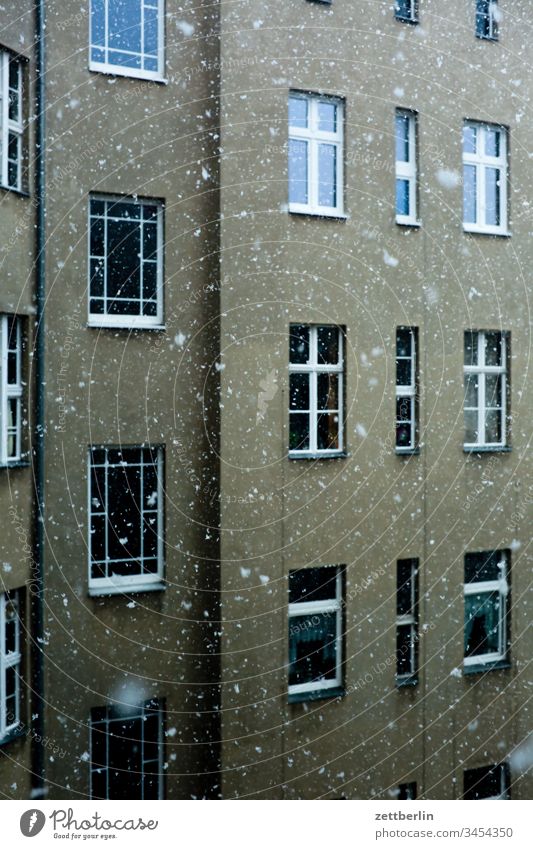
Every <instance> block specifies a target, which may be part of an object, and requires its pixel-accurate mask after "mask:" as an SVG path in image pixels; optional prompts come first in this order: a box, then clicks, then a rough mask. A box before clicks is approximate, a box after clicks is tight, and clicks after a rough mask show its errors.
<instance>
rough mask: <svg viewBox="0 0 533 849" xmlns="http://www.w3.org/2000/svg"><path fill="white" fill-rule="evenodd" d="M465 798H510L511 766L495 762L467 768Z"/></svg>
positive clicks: (464, 788) (465, 773)
mask: <svg viewBox="0 0 533 849" xmlns="http://www.w3.org/2000/svg"><path fill="white" fill-rule="evenodd" d="M463 791H464V792H463V799H510V798H511V782H510V775H509V766H508V765H507V764H495V765H493V766H482V767H478V769H465V772H464V787H463Z"/></svg>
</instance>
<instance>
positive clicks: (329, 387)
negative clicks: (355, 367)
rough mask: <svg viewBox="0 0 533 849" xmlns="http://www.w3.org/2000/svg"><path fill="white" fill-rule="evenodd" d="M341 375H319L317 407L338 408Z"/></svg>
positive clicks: (322, 408) (320, 408) (321, 408)
mask: <svg viewBox="0 0 533 849" xmlns="http://www.w3.org/2000/svg"><path fill="white" fill-rule="evenodd" d="M338 408H339V376H338V375H337V374H318V375H317V409H318V410H338Z"/></svg>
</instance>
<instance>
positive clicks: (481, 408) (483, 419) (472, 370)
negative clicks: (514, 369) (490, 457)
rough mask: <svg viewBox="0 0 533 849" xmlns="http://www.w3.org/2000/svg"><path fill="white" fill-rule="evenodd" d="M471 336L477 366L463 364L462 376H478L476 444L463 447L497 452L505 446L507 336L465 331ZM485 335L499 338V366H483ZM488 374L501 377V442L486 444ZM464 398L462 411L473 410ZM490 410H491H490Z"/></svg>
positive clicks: (466, 444)
mask: <svg viewBox="0 0 533 849" xmlns="http://www.w3.org/2000/svg"><path fill="white" fill-rule="evenodd" d="M467 332H469V333H472V334H476V335H477V339H478V342H477V352H478V353H477V357H478V362H477V365H467V364H466V363H465V364H464V375H465V377H466V375H469V374H476V375H477V376H478V407H477V411H478V428H477V429H478V442H466V441H465V443H464V447H465V448H467V449H476V448H493V449H495V450H497V449H498V448H505V447H506V446H507V380H508V375H507V369H508V362H509V360H508V357H507V337H508V334H507V333H505V332H504V331H500V330H471V331H467ZM487 333H498V334H499V336H500V348H501V355H502V356H501V361H502V365H501V366H487V365H485V359H486V358H485V353H486V344H485V343H486V334H487ZM488 374H499V375H501V378H502V379H501V393H502V397H501V425H500V426H501V433H502V439H501V442H487V441H486V424H487V407H486V376H487V375H488ZM465 402H466V396H465V399H464V401H463V407H464V411H465V412H466V410H472V409H475V407H467V406H466V403H465ZM491 409H492V408H491Z"/></svg>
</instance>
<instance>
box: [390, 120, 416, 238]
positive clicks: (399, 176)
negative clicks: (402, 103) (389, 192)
mask: <svg viewBox="0 0 533 849" xmlns="http://www.w3.org/2000/svg"><path fill="white" fill-rule="evenodd" d="M397 118H407V120H408V122H409V124H408V140H407V145H408V154H409V160H408V161H407V162H403V161H402V160H400V159H396V180H397V181H398V180H407V182H408V184H409V213H408V215H402V214H400V213H398V211H397V210H396V223H397V224H408V225H413V224H416V225H419V224H420V222H419V220H418V168H417V148H418V145H417V116H416V112H411V111H410V110H408V109H396V112H395V116H394V141H395V145H396V144H397V132H398V128H397V120H396V119H397ZM395 203H396V193H395Z"/></svg>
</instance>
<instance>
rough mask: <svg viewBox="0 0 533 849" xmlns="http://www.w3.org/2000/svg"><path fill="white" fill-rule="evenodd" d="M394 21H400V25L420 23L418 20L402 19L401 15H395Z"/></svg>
mask: <svg viewBox="0 0 533 849" xmlns="http://www.w3.org/2000/svg"><path fill="white" fill-rule="evenodd" d="M394 20H395V21H398V23H399V24H414V25H416V24H418V23H420V21H419V20H418V18H402V16H401V15H394Z"/></svg>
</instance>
